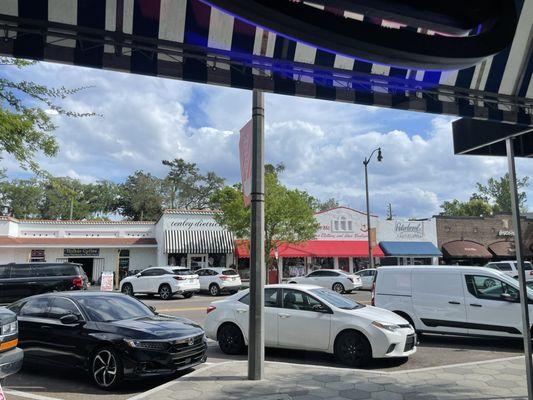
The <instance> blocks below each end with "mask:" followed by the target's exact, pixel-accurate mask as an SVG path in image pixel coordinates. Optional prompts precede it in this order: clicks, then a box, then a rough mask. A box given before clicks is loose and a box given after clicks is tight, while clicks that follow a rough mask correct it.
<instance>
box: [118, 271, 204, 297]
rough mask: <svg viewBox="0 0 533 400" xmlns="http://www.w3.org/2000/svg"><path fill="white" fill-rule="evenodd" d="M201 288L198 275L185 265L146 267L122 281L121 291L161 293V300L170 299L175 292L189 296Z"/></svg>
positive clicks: (129, 292) (128, 292) (128, 293)
mask: <svg viewBox="0 0 533 400" xmlns="http://www.w3.org/2000/svg"><path fill="white" fill-rule="evenodd" d="M199 290H200V280H199V279H198V275H196V274H194V273H193V272H191V271H190V270H189V269H187V268H184V267H152V268H146V269H145V270H143V271H142V272H139V273H138V274H136V275H133V276H128V277H126V278H124V279H122V280H121V281H120V291H121V292H122V293H124V294H127V295H129V296H134V295H136V294H138V293H142V294H159V297H160V298H161V300H169V299H171V298H172V296H174V295H175V294H181V295H183V297H185V298H189V297H192V296H193V294H194V293H195V292H198V291H199Z"/></svg>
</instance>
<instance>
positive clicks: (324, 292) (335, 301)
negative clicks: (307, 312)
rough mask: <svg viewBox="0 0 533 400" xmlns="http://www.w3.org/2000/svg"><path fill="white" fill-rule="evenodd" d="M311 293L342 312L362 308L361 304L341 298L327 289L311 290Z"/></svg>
mask: <svg viewBox="0 0 533 400" xmlns="http://www.w3.org/2000/svg"><path fill="white" fill-rule="evenodd" d="M311 293H313V294H314V295H315V296H317V297H318V298H319V299H321V300H324V301H327V302H328V303H329V304H331V305H333V306H335V307H337V308H342V309H343V310H355V309H357V308H362V307H364V305H363V304H361V303H358V302H356V301H353V300H351V299H349V298H346V297H343V296H341V295H340V294H337V293H335V292H334V291H332V290H329V289H311Z"/></svg>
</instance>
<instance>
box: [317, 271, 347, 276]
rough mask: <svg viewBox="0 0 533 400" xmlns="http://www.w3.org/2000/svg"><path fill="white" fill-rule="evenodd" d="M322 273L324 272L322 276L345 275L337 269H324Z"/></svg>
mask: <svg viewBox="0 0 533 400" xmlns="http://www.w3.org/2000/svg"><path fill="white" fill-rule="evenodd" d="M322 273H323V274H322V276H328V277H329V276H340V275H342V276H344V274H343V273H340V272H335V271H322Z"/></svg>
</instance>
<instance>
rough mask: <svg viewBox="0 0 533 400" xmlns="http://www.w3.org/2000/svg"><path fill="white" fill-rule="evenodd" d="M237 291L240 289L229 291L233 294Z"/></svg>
mask: <svg viewBox="0 0 533 400" xmlns="http://www.w3.org/2000/svg"><path fill="white" fill-rule="evenodd" d="M237 292H238V290H230V291H229V294H232V295H233V294H235V293H237Z"/></svg>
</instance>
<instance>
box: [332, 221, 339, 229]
mask: <svg viewBox="0 0 533 400" xmlns="http://www.w3.org/2000/svg"><path fill="white" fill-rule="evenodd" d="M333 226H334V229H335V230H336V231H338V230H339V221H334V222H333Z"/></svg>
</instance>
